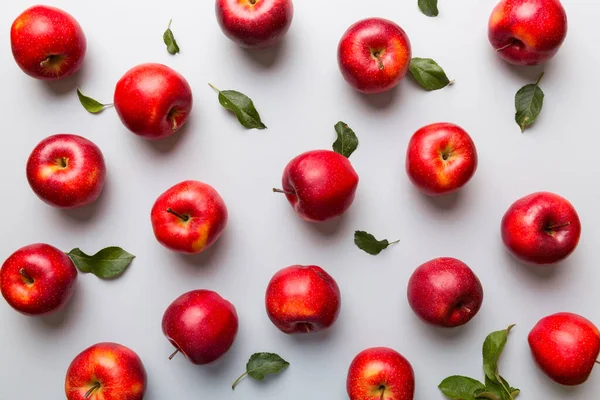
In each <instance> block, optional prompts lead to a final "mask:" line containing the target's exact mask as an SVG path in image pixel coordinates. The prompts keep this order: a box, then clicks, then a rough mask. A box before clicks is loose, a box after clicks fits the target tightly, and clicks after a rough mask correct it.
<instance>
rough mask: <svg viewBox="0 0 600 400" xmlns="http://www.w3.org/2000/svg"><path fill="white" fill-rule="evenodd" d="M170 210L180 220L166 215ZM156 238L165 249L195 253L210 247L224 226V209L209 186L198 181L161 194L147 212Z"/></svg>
mask: <svg viewBox="0 0 600 400" xmlns="http://www.w3.org/2000/svg"><path fill="white" fill-rule="evenodd" d="M169 208H170V209H172V210H173V211H175V212H176V213H178V214H180V215H184V216H187V217H189V220H187V221H183V220H182V219H181V218H179V217H177V216H175V215H173V214H171V213H169V212H168V211H167V210H168V209H169ZM150 219H151V221H152V229H153V230H154V235H155V236H156V239H157V240H158V241H159V242H160V244H162V245H163V246H165V247H166V248H168V249H170V250H173V251H176V252H179V253H184V254H197V253H201V252H203V251H204V250H206V249H208V248H209V247H210V246H212V245H213V244H214V243H215V242H216V241H217V240H218V239H219V237H220V236H221V234H222V233H223V231H224V230H225V227H226V226H227V219H228V214H227V206H226V205H225V201H224V200H223V198H222V197H221V196H220V195H219V193H218V192H217V191H216V190H215V189H214V188H213V187H212V186H210V185H208V184H206V183H202V182H198V181H184V182H181V183H178V184H177V185H175V186H173V187H172V188H170V189H168V190H167V191H166V192H164V193H163V194H161V195H160V196H159V197H158V199H157V200H156V202H155V203H154V206H153V207H152V211H151V213H150Z"/></svg>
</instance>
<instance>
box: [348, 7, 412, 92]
mask: <svg viewBox="0 0 600 400" xmlns="http://www.w3.org/2000/svg"><path fill="white" fill-rule="evenodd" d="M411 57H412V55H411V47H410V40H408V36H407V35H406V32H404V30H402V28H400V27H399V26H398V25H397V24H395V23H394V22H392V21H388V20H387V19H383V18H368V19H364V20H362V21H359V22H357V23H355V24H354V25H352V26H351V27H350V28H348V30H347V31H346V33H344V36H343V37H342V40H341V41H340V44H339V46H338V63H339V66H340V70H341V71H342V75H343V76H344V79H346V82H348V83H349V84H350V86H352V87H353V88H354V89H356V90H358V91H359V92H362V93H381V92H385V91H388V90H390V89H392V88H394V87H395V86H396V85H398V83H399V82H400V81H401V80H402V78H404V76H406V72H407V71H408V65H409V64H410V59H411Z"/></svg>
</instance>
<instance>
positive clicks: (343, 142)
mask: <svg viewBox="0 0 600 400" xmlns="http://www.w3.org/2000/svg"><path fill="white" fill-rule="evenodd" d="M335 131H336V132H337V140H336V141H335V142H334V143H333V151H335V152H336V153H340V154H341V155H343V156H344V157H346V158H349V157H350V156H351V155H352V153H354V150H356V148H357V147H358V138H357V137H356V134H355V133H354V131H353V130H352V129H350V127H349V126H348V125H346V124H345V123H344V122H342V121H340V122H338V123H337V124H335Z"/></svg>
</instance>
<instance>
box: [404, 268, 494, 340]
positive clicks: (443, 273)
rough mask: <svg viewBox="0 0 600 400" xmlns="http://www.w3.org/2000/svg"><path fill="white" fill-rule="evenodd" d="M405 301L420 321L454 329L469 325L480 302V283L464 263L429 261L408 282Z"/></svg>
mask: <svg viewBox="0 0 600 400" xmlns="http://www.w3.org/2000/svg"><path fill="white" fill-rule="evenodd" d="M408 302H409V304H410V307H411V308H412V310H413V311H414V312H415V314H417V316H418V317H419V318H421V319H422V320H423V321H425V322H428V323H430V324H432V325H436V326H441V327H445V328H453V327H456V326H460V325H464V324H466V323H467V322H469V321H470V320H471V319H472V318H473V317H474V316H475V315H476V314H477V312H479V309H480V308H481V303H483V287H482V286H481V282H480V281H479V279H478V278H477V276H476V275H475V273H473V271H472V270H471V268H469V267H468V266H467V264H465V263H463V262H462V261H460V260H457V259H456V258H450V257H443V258H436V259H434V260H431V261H428V262H426V263H424V264H422V265H421V266H419V267H418V268H417V269H416V270H415V272H413V274H412V276H411V277H410V280H409V281H408Z"/></svg>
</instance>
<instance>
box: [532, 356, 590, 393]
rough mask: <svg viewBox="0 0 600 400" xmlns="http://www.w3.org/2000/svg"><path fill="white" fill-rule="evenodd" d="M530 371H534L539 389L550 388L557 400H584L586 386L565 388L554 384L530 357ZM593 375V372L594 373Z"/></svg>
mask: <svg viewBox="0 0 600 400" xmlns="http://www.w3.org/2000/svg"><path fill="white" fill-rule="evenodd" d="M529 360H530V361H529V364H530V365H529V370H531V371H534V372H533V373H534V375H535V377H534V380H535V382H534V383H535V385H536V386H539V387H548V388H550V389H551V390H552V391H553V392H554V393H556V397H555V398H557V399H574V400H576V399H582V398H583V397H582V396H581V395H582V392H583V391H584V385H577V386H564V385H561V384H560V383H557V382H554V381H553V380H552V379H550V378H549V377H548V376H547V375H546V374H544V372H542V370H541V369H540V368H539V366H538V365H537V363H536V362H535V361H534V359H533V357H529ZM592 373H593V371H592Z"/></svg>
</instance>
